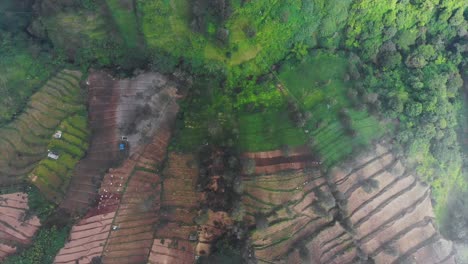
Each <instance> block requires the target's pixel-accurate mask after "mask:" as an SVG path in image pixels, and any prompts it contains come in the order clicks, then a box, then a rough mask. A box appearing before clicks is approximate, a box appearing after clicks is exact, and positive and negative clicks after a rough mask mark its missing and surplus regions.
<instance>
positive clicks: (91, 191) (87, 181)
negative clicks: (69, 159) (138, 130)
mask: <svg viewBox="0 0 468 264" xmlns="http://www.w3.org/2000/svg"><path fill="white" fill-rule="evenodd" d="M87 83H88V84H89V87H88V113H89V127H90V129H91V134H92V138H91V142H90V146H89V149H88V151H87V155H86V157H85V158H84V159H83V160H81V161H80V162H79V163H78V164H77V166H76V167H75V169H74V171H73V176H72V179H71V181H70V187H69V189H68V191H67V195H66V197H65V199H64V201H63V202H62V203H61V204H60V207H61V208H64V209H66V210H68V211H70V212H84V211H86V210H87V209H88V208H89V207H90V205H91V203H92V202H93V201H94V200H95V199H96V196H97V190H98V186H99V185H98V184H99V179H100V178H101V176H102V174H103V173H104V172H105V170H107V169H108V168H109V167H111V166H112V164H113V163H114V162H115V161H116V160H117V158H118V148H117V147H118V140H119V139H118V134H117V120H116V118H117V116H116V114H115V111H114V110H115V109H116V108H117V105H118V103H119V98H120V90H119V89H118V85H117V82H116V81H114V80H113V78H112V76H110V75H109V74H107V73H105V72H96V71H91V72H90V74H89V77H88V80H87ZM109 113H110V114H109Z"/></svg>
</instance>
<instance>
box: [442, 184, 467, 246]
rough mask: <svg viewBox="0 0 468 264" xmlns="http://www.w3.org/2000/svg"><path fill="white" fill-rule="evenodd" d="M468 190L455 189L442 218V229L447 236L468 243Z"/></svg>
mask: <svg viewBox="0 0 468 264" xmlns="http://www.w3.org/2000/svg"><path fill="white" fill-rule="evenodd" d="M467 197H468V191H466V190H461V189H460V188H457V189H455V190H454V191H453V192H452V194H451V195H450V197H449V200H448V202H447V207H446V208H445V210H444V211H445V214H444V216H443V218H442V226H441V231H442V234H443V235H444V236H446V237H447V238H449V239H451V240H454V241H457V242H462V243H468V203H467V202H466V199H467Z"/></svg>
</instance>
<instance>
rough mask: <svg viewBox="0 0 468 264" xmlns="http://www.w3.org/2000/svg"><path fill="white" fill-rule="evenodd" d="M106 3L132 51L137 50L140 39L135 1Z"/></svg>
mask: <svg viewBox="0 0 468 264" xmlns="http://www.w3.org/2000/svg"><path fill="white" fill-rule="evenodd" d="M106 3H107V6H108V7H109V9H110V11H111V13H112V17H113V18H114V21H115V23H116V24H117V27H118V28H119V31H120V34H121V36H122V37H123V38H124V40H125V43H126V44H127V46H128V47H129V48H131V49H137V48H138V44H139V42H140V41H139V39H140V37H139V32H138V25H137V17H136V14H135V9H134V7H133V4H134V3H133V1H131V0H106Z"/></svg>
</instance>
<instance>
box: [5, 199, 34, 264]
mask: <svg viewBox="0 0 468 264" xmlns="http://www.w3.org/2000/svg"><path fill="white" fill-rule="evenodd" d="M28 209H29V207H28V195H27V194H25V193H11V194H3V195H0V261H1V260H2V259H3V258H5V257H6V256H8V255H9V254H12V253H14V252H15V251H16V247H17V246H22V245H23V246H24V245H28V244H29V243H30V242H31V239H32V237H33V236H34V234H35V233H36V231H37V230H38V229H39V227H40V225H41V224H40V221H39V218H37V217H36V216H32V217H29V218H28V219H27V211H28Z"/></svg>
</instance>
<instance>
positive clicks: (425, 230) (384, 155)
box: [329, 144, 456, 263]
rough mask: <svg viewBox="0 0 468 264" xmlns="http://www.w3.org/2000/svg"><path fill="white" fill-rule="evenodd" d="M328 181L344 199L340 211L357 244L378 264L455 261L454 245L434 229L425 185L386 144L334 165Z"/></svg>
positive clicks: (429, 198)
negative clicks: (350, 160) (337, 165)
mask: <svg viewBox="0 0 468 264" xmlns="http://www.w3.org/2000/svg"><path fill="white" fill-rule="evenodd" d="M329 179H330V182H331V185H332V186H333V187H332V188H334V189H335V190H336V194H337V197H341V198H340V199H343V200H345V201H346V204H343V206H341V209H342V212H343V215H344V216H345V221H346V222H348V223H349V225H350V226H352V229H353V230H354V232H353V233H354V235H353V238H354V240H355V241H356V244H358V245H360V248H361V250H362V251H363V252H364V253H365V254H367V255H368V256H369V257H371V258H372V259H374V260H375V262H376V263H406V262H408V261H411V260H415V261H416V262H425V261H427V260H431V261H432V262H434V263H456V262H455V260H454V254H455V251H454V249H453V246H452V242H450V241H447V240H445V239H444V238H442V236H440V233H439V232H438V231H437V229H436V226H435V221H434V213H433V208H432V202H431V196H430V189H429V187H428V185H424V184H422V183H421V182H420V181H419V180H418V178H417V177H415V175H414V171H412V170H410V169H408V168H405V166H404V165H403V164H402V162H401V161H400V160H399V159H398V158H397V157H395V156H394V155H393V154H392V153H391V152H390V149H389V148H388V147H387V146H385V145H382V144H377V145H375V147H374V149H373V150H372V151H368V152H366V153H363V154H361V155H359V156H358V157H356V158H355V159H353V161H352V162H350V163H348V164H346V166H345V167H344V166H340V167H336V168H335V169H333V170H332V171H331V172H330V174H329ZM342 252H343V251H342Z"/></svg>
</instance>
